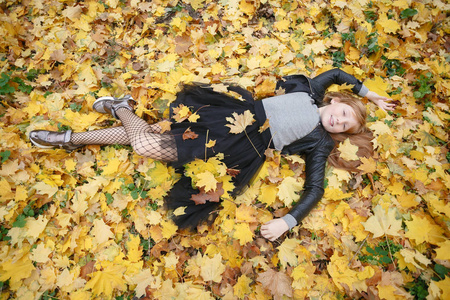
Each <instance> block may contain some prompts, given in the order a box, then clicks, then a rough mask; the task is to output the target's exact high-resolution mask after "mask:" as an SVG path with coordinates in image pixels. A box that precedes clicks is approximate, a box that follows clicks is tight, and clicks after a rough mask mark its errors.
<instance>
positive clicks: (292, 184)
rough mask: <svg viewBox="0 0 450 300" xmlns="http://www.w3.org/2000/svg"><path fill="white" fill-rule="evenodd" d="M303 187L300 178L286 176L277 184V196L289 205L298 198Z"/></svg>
mask: <svg viewBox="0 0 450 300" xmlns="http://www.w3.org/2000/svg"><path fill="white" fill-rule="evenodd" d="M302 188H303V182H302V180H301V178H298V179H295V178H294V177H286V178H284V179H283V181H282V182H281V183H280V184H279V185H278V193H277V196H278V197H279V198H280V200H281V201H283V202H284V204H285V205H286V206H290V205H291V204H292V202H294V201H297V200H298V199H300V195H299V194H298V192H300V191H301V190H302Z"/></svg>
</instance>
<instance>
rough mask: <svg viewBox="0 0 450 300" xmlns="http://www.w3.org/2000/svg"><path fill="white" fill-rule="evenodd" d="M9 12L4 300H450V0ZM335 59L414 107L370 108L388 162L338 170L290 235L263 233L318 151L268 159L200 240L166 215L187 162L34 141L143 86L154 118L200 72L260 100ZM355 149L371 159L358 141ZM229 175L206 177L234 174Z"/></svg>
mask: <svg viewBox="0 0 450 300" xmlns="http://www.w3.org/2000/svg"><path fill="white" fill-rule="evenodd" d="M0 10H1V14H0V22H1V25H0V34H1V37H0V49H1V53H0V74H1V77H0V99H1V105H0V124H1V128H0V135H1V138H0V147H1V148H0V156H1V157H0V159H1V166H0V176H1V178H0V203H1V207H0V220H1V230H0V262H1V264H0V282H1V283H0V286H1V287H0V289H1V299H12V298H14V299H93V298H95V299H103V298H104V299H111V298H113V299H131V298H133V297H144V298H145V297H147V298H148V299H268V298H273V299H291V298H292V299H303V298H308V299H348V298H352V299H354V298H370V299H449V298H450V273H449V271H450V261H449V260H450V239H449V224H450V223H449V222H450V219H449V218H450V206H449V203H448V202H449V188H450V173H449V170H450V164H449V160H450V154H449V147H448V139H449V136H448V128H449V120H450V111H449V103H448V99H449V95H450V85H449V81H448V79H449V78H448V74H449V73H450V67H449V65H450V57H449V50H450V38H449V35H448V34H449V32H450V22H449V18H448V11H449V5H448V2H446V1H443V0H422V1H410V0H393V1H369V0H357V1H348V2H347V1H339V0H336V1H334V0H332V1H322V0H319V1H310V0H304V1H291V0H289V1H288V0H286V1H283V0H279V1H274V0H240V1H239V0H219V1H211V0H185V1H178V0H155V1H142V0H103V1H93V0H86V1H80V2H77V1H71V0H66V1H56V0H44V1H32V0H23V1H9V0H2V1H0ZM333 67H340V68H342V69H344V70H345V71H346V72H348V73H350V74H353V75H354V76H356V77H357V78H359V79H361V80H363V81H364V82H365V84H366V85H367V86H368V87H369V88H370V89H372V90H374V91H376V92H378V93H379V94H382V95H389V96H390V97H391V98H392V99H393V100H394V101H396V103H397V108H396V109H395V111H394V112H393V113H389V114H386V113H384V112H383V111H381V110H379V109H377V108H376V107H375V106H374V105H372V104H370V105H369V106H368V107H369V111H370V117H369V127H370V128H371V129H372V130H373V132H374V135H375V139H374V147H375V150H376V155H375V157H373V158H370V159H364V160H363V164H362V166H361V167H360V170H361V171H360V172H359V173H349V172H346V171H342V170H337V169H333V168H331V167H328V168H327V178H326V193H325V196H324V198H323V199H322V201H321V202H320V204H319V205H318V206H317V207H316V208H315V209H314V210H313V211H312V213H311V214H310V215H309V216H308V217H307V218H306V219H305V220H304V221H303V222H302V224H300V226H297V227H295V228H294V229H293V230H291V231H290V232H289V233H287V234H285V235H284V236H282V237H281V238H280V239H278V240H277V241H275V242H273V243H272V242H269V241H267V240H265V239H264V238H262V237H261V235H260V234H259V228H260V225H261V224H262V223H264V222H266V221H268V220H270V219H272V218H273V217H279V216H282V215H284V214H285V213H286V212H287V211H288V210H289V208H290V207H292V205H293V203H295V202H296V201H298V199H299V192H300V191H301V189H302V186H303V181H304V174H303V167H304V163H303V161H302V159H301V158H300V157H297V156H289V157H283V156H280V154H279V153H277V152H273V151H269V152H267V154H268V156H267V161H266V163H265V165H264V167H263V168H262V170H261V172H260V173H259V174H258V176H257V177H256V178H255V179H254V180H253V181H252V182H251V186H250V187H249V188H248V190H247V191H246V192H245V193H244V194H243V195H241V196H239V197H237V198H229V197H223V198H226V199H225V200H223V201H222V208H221V209H220V212H219V216H218V218H217V219H216V221H215V222H214V224H212V225H211V226H206V225H205V226H200V227H199V228H198V230H197V232H194V233H192V232H188V231H180V230H177V227H176V226H175V225H174V224H173V222H172V221H170V218H169V215H168V212H166V211H165V210H164V207H163V198H164V196H165V195H166V193H167V192H168V190H170V188H171V186H172V185H173V183H174V182H175V181H176V180H177V179H178V176H179V175H177V174H176V173H175V172H174V170H173V168H171V167H169V166H167V165H166V164H164V163H161V162H158V161H153V160H151V159H147V158H144V157H141V156H138V155H136V154H134V153H133V151H132V150H131V148H130V147H128V146H118V145H112V146H87V147H85V148H83V149H81V150H78V151H75V152H72V153H66V152H65V151H64V150H43V149H38V148H35V147H32V145H31V143H30V142H29V139H28V133H29V132H30V131H31V130H34V129H47V130H66V129H68V128H71V129H72V130H74V131H76V132H77V131H85V130H95V129H100V128H106V127H108V126H111V125H115V124H118V122H117V121H115V120H114V119H113V118H112V117H110V116H107V115H101V114H99V113H96V112H94V111H93V110H92V108H91V107H92V103H93V101H94V100H95V99H96V97H100V96H106V95H113V96H122V95H126V94H131V95H132V96H133V97H134V99H136V100H137V102H138V104H137V107H136V113H137V114H138V115H139V116H142V117H143V118H145V119H146V120H148V121H149V122H152V123H154V122H158V121H162V120H164V119H165V118H167V116H168V109H167V108H168V104H169V103H170V102H171V101H173V100H174V97H175V93H176V91H177V89H178V84H179V83H181V82H191V81H198V82H205V83H211V84H214V87H215V88H216V89H218V90H224V89H225V86H224V85H223V83H236V84H239V85H241V86H243V87H244V88H247V89H248V90H249V91H251V92H252V93H253V94H254V96H255V97H256V98H259V99H260V98H264V97H267V96H271V95H273V92H274V88H275V83H276V81H277V80H279V79H280V78H281V77H282V76H285V75H290V74H299V73H301V74H306V75H308V76H315V75H317V74H320V73H322V72H324V71H326V70H328V69H331V68H333ZM343 88H346V87H333V89H334V90H337V89H343ZM347 88H348V87H347ZM181 111H182V110H180V112H181ZM191 113H193V112H191ZM186 114H189V112H184V116H186ZM180 117H183V116H180ZM231 117H232V116H230V118H231ZM194 119H195V118H194ZM161 124H162V125H167V122H165V123H164V122H163V123H161ZM230 128H231V127H230ZM342 153H343V154H346V157H347V159H354V158H352V156H353V155H354V149H353V148H352V147H351V145H348V144H347V145H342ZM352 154H353V155H352ZM225 167H226V166H225ZM222 168H224V166H222V165H221V164H220V160H217V161H216V160H212V161H208V162H198V163H197V164H195V165H191V166H190V168H189V170H190V171H191V175H192V176H193V177H196V176H197V179H198V181H199V182H201V181H202V180H205V174H206V173H205V172H206V171H205V170H208V172H210V174H212V175H214V176H213V179H215V180H216V181H217V182H219V181H220V182H223V185H224V186H227V184H228V183H229V178H226V176H227V175H225V174H224V172H223V169H222ZM201 172H203V173H201ZM200 173H201V174H200ZM200 175H202V176H200ZM212 175H211V176H212ZM208 180H209V181H208V182H207V183H200V184H199V185H202V186H204V187H205V186H206V185H207V184H211V178H209V179H208ZM227 188H228V189H230V187H229V186H228V187H227ZM211 189H214V186H212V187H211ZM225 190H226V189H225ZM223 195H226V193H223ZM176 213H183V212H182V211H178V212H176Z"/></svg>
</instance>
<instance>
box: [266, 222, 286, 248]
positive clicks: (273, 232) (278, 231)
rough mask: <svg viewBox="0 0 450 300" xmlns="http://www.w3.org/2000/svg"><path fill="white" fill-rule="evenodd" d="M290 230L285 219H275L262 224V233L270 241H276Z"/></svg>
mask: <svg viewBox="0 0 450 300" xmlns="http://www.w3.org/2000/svg"><path fill="white" fill-rule="evenodd" d="M288 230H289V226H288V224H287V223H286V222H285V221H284V220H283V219H280V218H279V219H273V220H270V221H269V222H267V223H265V224H264V225H263V226H261V234H262V236H263V237H265V238H266V239H268V240H269V241H272V242H273V241H275V240H276V239H277V238H279V237H280V236H281V235H282V234H283V233H285V232H286V231H288Z"/></svg>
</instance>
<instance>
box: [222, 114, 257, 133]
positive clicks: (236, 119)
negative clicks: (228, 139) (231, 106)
mask: <svg viewBox="0 0 450 300" xmlns="http://www.w3.org/2000/svg"><path fill="white" fill-rule="evenodd" d="M232 115H233V117H232V118H231V117H227V118H226V119H227V121H228V122H229V123H230V124H226V126H227V127H230V133H234V134H239V133H241V132H244V131H245V128H246V127H247V126H250V125H251V124H253V122H255V119H254V118H253V114H252V113H251V112H250V111H249V110H246V111H244V113H243V114H237V113H233V114H232Z"/></svg>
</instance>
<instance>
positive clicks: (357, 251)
mask: <svg viewBox="0 0 450 300" xmlns="http://www.w3.org/2000/svg"><path fill="white" fill-rule="evenodd" d="M368 237H369V235H367V236H366V238H365V239H364V241H363V242H362V243H361V245H359V247H358V250H356V252H355V254H354V255H353V257H352V259H351V260H350V261H349V262H348V265H349V266H350V264H351V263H352V262H353V259H355V256H356V255H357V254H358V253H359V252H360V251H361V248H362V247H363V246H364V244H365V243H366V240H367V238H368Z"/></svg>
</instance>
